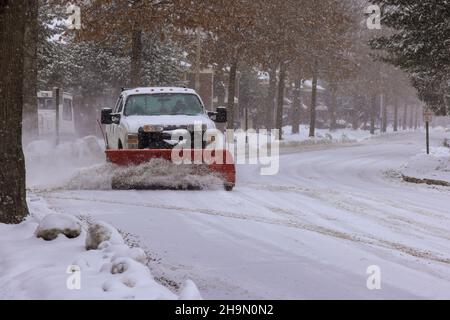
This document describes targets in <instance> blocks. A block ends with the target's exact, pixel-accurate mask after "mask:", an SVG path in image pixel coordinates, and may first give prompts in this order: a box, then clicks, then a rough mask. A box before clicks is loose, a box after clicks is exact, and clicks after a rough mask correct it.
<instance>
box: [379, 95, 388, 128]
mask: <svg viewBox="0 0 450 320" xmlns="http://www.w3.org/2000/svg"><path fill="white" fill-rule="evenodd" d="M380 101H381V104H382V106H381V110H382V111H383V116H382V118H381V132H383V133H386V132H387V126H388V114H387V113H388V109H387V104H386V101H384V96H383V95H381V96H380Z"/></svg>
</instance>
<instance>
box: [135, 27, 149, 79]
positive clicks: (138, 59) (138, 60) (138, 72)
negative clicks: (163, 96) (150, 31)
mask: <svg viewBox="0 0 450 320" xmlns="http://www.w3.org/2000/svg"><path fill="white" fill-rule="evenodd" d="M130 78H131V85H132V86H133V87H139V86H141V85H142V83H141V81H142V30H141V29H136V30H133V33H132V35H131V76H130ZM147 85H150V84H147Z"/></svg>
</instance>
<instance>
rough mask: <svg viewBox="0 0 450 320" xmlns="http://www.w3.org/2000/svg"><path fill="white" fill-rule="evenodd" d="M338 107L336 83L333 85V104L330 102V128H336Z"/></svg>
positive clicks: (332, 129) (333, 129)
mask: <svg viewBox="0 0 450 320" xmlns="http://www.w3.org/2000/svg"><path fill="white" fill-rule="evenodd" d="M336 108H337V88H336V84H334V83H333V84H332V85H331V104H330V110H329V111H330V130H331V131H335V130H336Z"/></svg>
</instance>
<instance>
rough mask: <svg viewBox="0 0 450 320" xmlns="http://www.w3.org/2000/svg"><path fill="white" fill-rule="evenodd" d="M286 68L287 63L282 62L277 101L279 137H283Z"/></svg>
mask: <svg viewBox="0 0 450 320" xmlns="http://www.w3.org/2000/svg"><path fill="white" fill-rule="evenodd" d="M286 68H287V64H286V63H284V62H281V63H280V80H279V82H278V103H277V121H276V128H277V129H278V130H279V135H278V137H279V139H280V140H282V139H283V105H284V91H285V86H286Z"/></svg>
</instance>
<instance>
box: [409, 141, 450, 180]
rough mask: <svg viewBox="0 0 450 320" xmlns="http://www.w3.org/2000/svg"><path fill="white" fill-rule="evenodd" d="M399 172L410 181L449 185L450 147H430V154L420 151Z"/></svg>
mask: <svg viewBox="0 0 450 320" xmlns="http://www.w3.org/2000/svg"><path fill="white" fill-rule="evenodd" d="M401 173H402V175H403V176H404V177H406V179H405V180H409V181H411V182H422V183H429V184H442V185H445V184H448V185H450V148H446V147H438V148H432V149H431V151H430V155H427V154H426V153H421V154H418V155H416V156H414V157H412V158H411V159H410V160H409V161H408V163H407V164H406V165H404V166H403V167H402V168H401ZM414 179H416V180H417V181H414Z"/></svg>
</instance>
